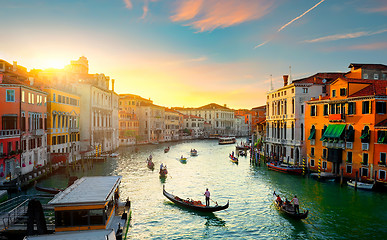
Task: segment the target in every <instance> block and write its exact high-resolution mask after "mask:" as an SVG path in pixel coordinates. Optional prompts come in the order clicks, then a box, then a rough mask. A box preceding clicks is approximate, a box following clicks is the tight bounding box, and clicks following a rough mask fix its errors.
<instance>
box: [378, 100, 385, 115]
mask: <svg viewBox="0 0 387 240" xmlns="http://www.w3.org/2000/svg"><path fill="white" fill-rule="evenodd" d="M376 113H379V114H386V102H376Z"/></svg>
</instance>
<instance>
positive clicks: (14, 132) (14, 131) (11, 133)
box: [0, 129, 20, 137]
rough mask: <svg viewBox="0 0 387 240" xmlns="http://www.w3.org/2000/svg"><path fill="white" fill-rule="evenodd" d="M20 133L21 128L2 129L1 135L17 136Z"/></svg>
mask: <svg viewBox="0 0 387 240" xmlns="http://www.w3.org/2000/svg"><path fill="white" fill-rule="evenodd" d="M18 135H20V130H19V129H8V130H0V137H17V136H18Z"/></svg>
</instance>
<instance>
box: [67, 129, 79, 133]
mask: <svg viewBox="0 0 387 240" xmlns="http://www.w3.org/2000/svg"><path fill="white" fill-rule="evenodd" d="M76 132H79V128H69V133H76Z"/></svg>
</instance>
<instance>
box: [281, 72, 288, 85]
mask: <svg viewBox="0 0 387 240" xmlns="http://www.w3.org/2000/svg"><path fill="white" fill-rule="evenodd" d="M282 77H283V79H284V87H285V86H286V85H288V79H289V75H283V76H282Z"/></svg>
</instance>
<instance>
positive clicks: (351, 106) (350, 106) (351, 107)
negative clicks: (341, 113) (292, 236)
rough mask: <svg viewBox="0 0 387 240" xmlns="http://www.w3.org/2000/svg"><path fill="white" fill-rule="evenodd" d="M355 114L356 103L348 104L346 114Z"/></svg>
mask: <svg viewBox="0 0 387 240" xmlns="http://www.w3.org/2000/svg"><path fill="white" fill-rule="evenodd" d="M355 113H356V102H349V103H348V114H349V115H353V114H355Z"/></svg>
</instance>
